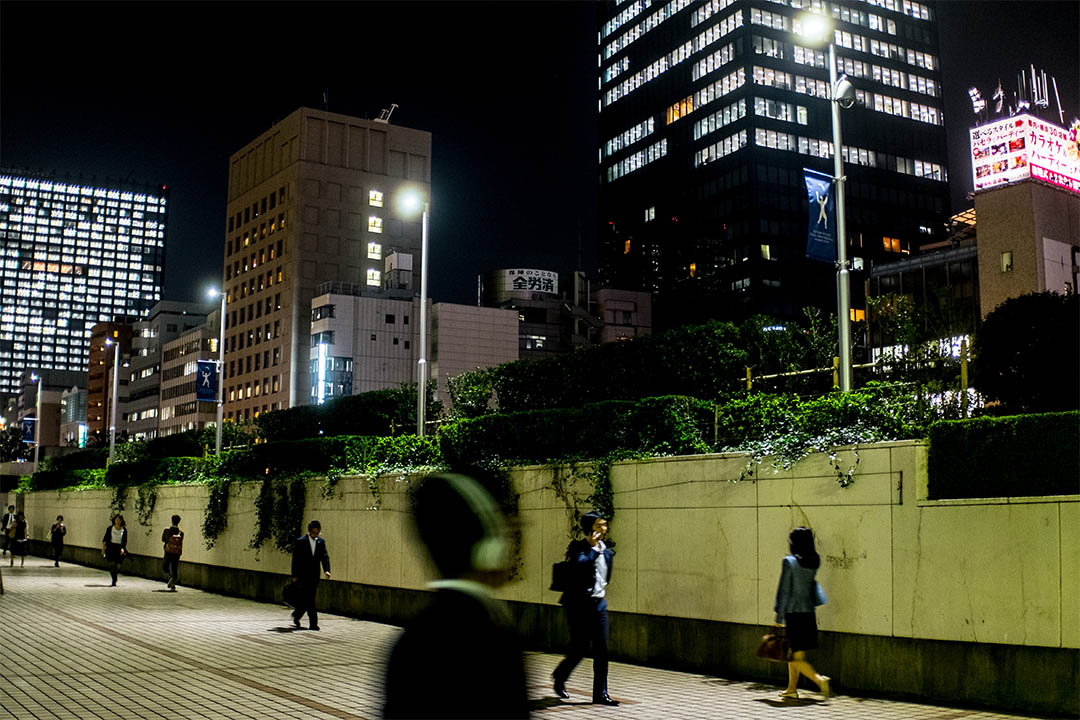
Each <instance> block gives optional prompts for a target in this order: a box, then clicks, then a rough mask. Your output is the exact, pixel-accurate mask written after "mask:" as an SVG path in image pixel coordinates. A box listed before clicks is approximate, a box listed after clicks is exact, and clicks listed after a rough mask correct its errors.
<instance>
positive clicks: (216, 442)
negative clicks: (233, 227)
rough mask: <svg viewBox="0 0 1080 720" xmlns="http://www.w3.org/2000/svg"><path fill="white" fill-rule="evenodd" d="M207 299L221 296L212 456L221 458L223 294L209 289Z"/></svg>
mask: <svg viewBox="0 0 1080 720" xmlns="http://www.w3.org/2000/svg"><path fill="white" fill-rule="evenodd" d="M206 294H207V295H208V296H209V297H212V298H213V297H218V296H219V295H220V296H221V317H219V318H218V352H217V355H218V356H217V360H216V362H217V371H218V372H217V436H216V437H215V439H214V454H215V455H217V456H218V457H221V426H222V423H223V421H224V418H225V395H224V393H223V385H224V379H225V378H224V376H225V293H224V292H222V291H220V290H218V289H217V288H210V289H209V290H208V291H207V293H206Z"/></svg>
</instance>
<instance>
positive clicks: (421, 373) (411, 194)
mask: <svg viewBox="0 0 1080 720" xmlns="http://www.w3.org/2000/svg"><path fill="white" fill-rule="evenodd" d="M421 202H423V207H424V214H423V217H422V219H421V231H420V359H419V360H418V361H417V363H416V365H417V387H416V434H417V436H419V437H424V421H425V419H426V418H425V415H426V414H427V266H428V261H427V254H428V212H429V211H430V209H431V204H430V203H429V202H428V201H427V199H426V198H423V197H421V195H420V193H419V192H417V191H413V190H410V191H407V192H405V193H404V194H403V195H402V196H401V202H400V204H401V208H402V209H403V210H405V211H406V212H408V213H412V214H415V213H416V211H417V209H418V208H419V207H420V203H421Z"/></svg>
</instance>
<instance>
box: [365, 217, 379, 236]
mask: <svg viewBox="0 0 1080 720" xmlns="http://www.w3.org/2000/svg"><path fill="white" fill-rule="evenodd" d="M367 229H368V232H373V233H381V232H382V218H381V217H377V216H375V215H372V216H371V217H369V218H368V221H367Z"/></svg>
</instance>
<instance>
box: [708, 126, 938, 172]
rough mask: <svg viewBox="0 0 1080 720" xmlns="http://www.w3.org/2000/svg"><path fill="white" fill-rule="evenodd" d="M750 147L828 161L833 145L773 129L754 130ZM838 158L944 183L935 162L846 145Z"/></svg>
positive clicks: (855, 163) (852, 163) (826, 141)
mask: <svg viewBox="0 0 1080 720" xmlns="http://www.w3.org/2000/svg"><path fill="white" fill-rule="evenodd" d="M754 144H755V145H757V146H759V147H766V148H770V149H773V150H785V151H787V152H798V153H800V154H802V155H810V156H813V157H819V158H832V156H833V145H832V143H831V142H829V141H828V140H819V139H818V138H808V137H802V136H798V135H793V134H790V133H784V132H777V131H775V130H766V129H764V128H757V129H756V130H755V134H754ZM700 154H701V153H700V152H699V156H700ZM841 157H842V158H843V160H844V162H846V163H849V164H851V165H862V166H865V167H872V168H880V169H883V170H889V171H892V172H897V173H901V174H903V175H914V176H915V177H920V178H926V179H928V180H936V181H939V182H947V181H948V173H947V172H946V170H945V168H944V167H942V166H941V165H939V164H938V163H932V162H928V161H924V160H913V159H911V158H905V157H901V156H898V155H892V154H889V153H882V152H877V151H875V150H868V149H866V148H858V147H852V146H849V145H845V146H843V148H842V150H841ZM706 162H709V161H706ZM700 164H704V162H702V163H696V164H695V167H696V166H697V165H700Z"/></svg>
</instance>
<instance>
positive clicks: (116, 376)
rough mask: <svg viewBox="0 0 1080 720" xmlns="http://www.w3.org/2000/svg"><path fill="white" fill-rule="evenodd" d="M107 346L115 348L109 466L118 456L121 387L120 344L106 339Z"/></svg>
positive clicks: (110, 413)
mask: <svg viewBox="0 0 1080 720" xmlns="http://www.w3.org/2000/svg"><path fill="white" fill-rule="evenodd" d="M105 344H106V345H112V347H113V379H112V407H111V408H110V409H109V464H110V465H112V462H113V458H114V457H115V456H116V394H117V387H118V386H119V385H120V343H119V342H113V339H112V338H105Z"/></svg>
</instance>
